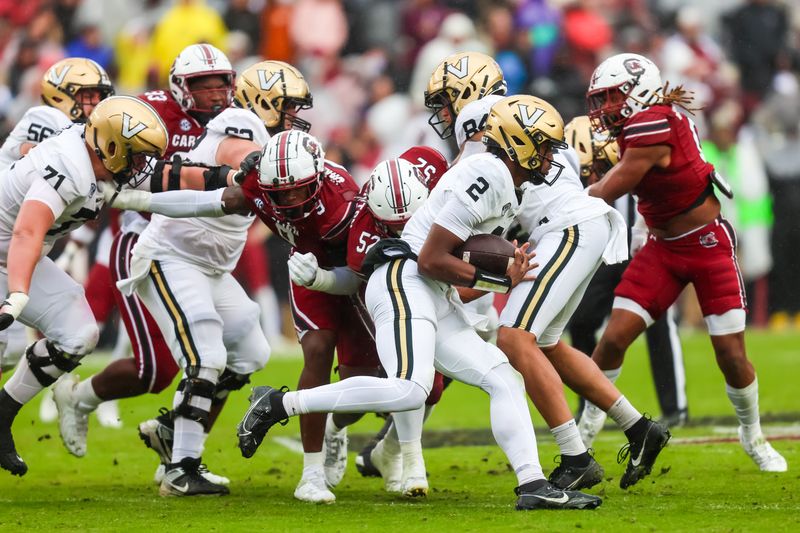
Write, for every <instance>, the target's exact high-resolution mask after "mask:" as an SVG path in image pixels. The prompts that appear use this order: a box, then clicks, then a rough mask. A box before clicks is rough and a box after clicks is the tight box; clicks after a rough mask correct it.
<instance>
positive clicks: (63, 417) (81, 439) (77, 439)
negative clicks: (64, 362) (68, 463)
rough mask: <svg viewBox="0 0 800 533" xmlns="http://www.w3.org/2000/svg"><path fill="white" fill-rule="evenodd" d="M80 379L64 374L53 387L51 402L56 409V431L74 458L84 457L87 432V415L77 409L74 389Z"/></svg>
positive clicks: (73, 375)
mask: <svg viewBox="0 0 800 533" xmlns="http://www.w3.org/2000/svg"><path fill="white" fill-rule="evenodd" d="M79 381H80V378H79V377H78V376H77V375H75V374H65V375H64V376H62V377H61V379H59V380H58V381H57V382H56V384H55V386H54V387H53V400H54V401H55V403H56V407H57V408H58V431H59V433H61V440H62V441H63V442H64V446H65V447H66V448H67V451H69V453H71V454H72V455H74V456H75V457H83V456H84V455H86V435H87V433H88V432H89V413H84V412H83V411H81V410H80V409H79V408H78V399H77V398H76V397H75V387H76V386H77V385H78V382H79Z"/></svg>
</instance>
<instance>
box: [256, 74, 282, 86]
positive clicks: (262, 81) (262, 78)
mask: <svg viewBox="0 0 800 533" xmlns="http://www.w3.org/2000/svg"><path fill="white" fill-rule="evenodd" d="M279 79H281V73H280V71H278V72H273V73H272V76H270V78H269V79H267V71H266V70H259V71H258V84H259V85H260V86H261V90H262V91H269V90H270V89H272V86H273V85H275V84H276V83H278V80H279Z"/></svg>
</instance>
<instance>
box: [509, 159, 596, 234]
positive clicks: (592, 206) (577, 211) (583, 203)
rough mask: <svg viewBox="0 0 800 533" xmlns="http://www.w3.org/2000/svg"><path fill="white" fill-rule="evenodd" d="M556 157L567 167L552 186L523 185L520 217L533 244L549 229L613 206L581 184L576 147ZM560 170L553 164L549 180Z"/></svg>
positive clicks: (570, 224)
mask: <svg viewBox="0 0 800 533" xmlns="http://www.w3.org/2000/svg"><path fill="white" fill-rule="evenodd" d="M553 160H554V161H555V162H557V163H560V164H561V165H563V166H564V168H563V170H562V171H561V175H559V176H558V179H556V181H555V182H554V183H553V184H552V185H548V184H546V183H543V184H541V185H534V184H533V183H530V182H528V183H524V184H523V185H522V186H521V187H520V188H521V189H522V191H523V197H522V201H521V202H520V203H521V206H520V210H519V215H518V216H517V218H518V220H519V223H520V225H521V226H522V229H524V230H525V231H527V232H530V240H531V242H532V243H533V244H534V245H535V244H536V242H537V241H538V240H539V238H541V236H542V235H544V234H545V233H547V232H548V231H560V230H563V229H564V228H568V227H570V226H574V225H575V224H578V223H580V222H583V221H584V220H589V219H590V218H594V217H596V216H598V215H602V214H604V213H607V212H608V211H610V210H611V209H612V208H611V206H609V205H608V204H607V203H605V202H604V201H603V200H601V199H600V198H595V197H592V196H589V195H588V194H587V193H586V190H585V189H584V188H583V185H582V184H581V180H580V174H579V170H578V168H579V166H580V165H579V162H578V154H577V153H576V152H575V150H573V149H572V148H567V149H566V150H559V151H558V152H556V154H555V156H554V157H553ZM557 172H558V169H557V168H556V167H555V166H554V167H552V168H551V169H550V173H549V174H548V176H547V179H548V181H550V180H552V179H553V178H554V177H555V176H556V174H557Z"/></svg>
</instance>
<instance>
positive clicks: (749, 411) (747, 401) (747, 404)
mask: <svg viewBox="0 0 800 533" xmlns="http://www.w3.org/2000/svg"><path fill="white" fill-rule="evenodd" d="M725 392H727V393H728V398H729V399H730V401H731V403H732V404H733V409H734V410H735V411H736V418H738V419H739V424H741V426H742V429H743V432H744V435H745V437H755V436H757V435H758V434H759V433H761V418H760V417H759V415H758V378H755V379H754V380H753V382H752V383H751V384H750V385H748V386H746V387H744V388H742V389H735V388H733V387H731V386H730V385H728V384H727V383H726V384H725Z"/></svg>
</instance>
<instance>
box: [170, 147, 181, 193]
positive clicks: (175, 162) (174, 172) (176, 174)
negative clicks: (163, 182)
mask: <svg viewBox="0 0 800 533" xmlns="http://www.w3.org/2000/svg"><path fill="white" fill-rule="evenodd" d="M170 165H172V166H170V168H169V175H168V176H167V177H168V179H167V190H168V191H179V190H180V189H181V168H182V167H183V159H181V156H179V155H177V154H176V155H173V156H172V161H170Z"/></svg>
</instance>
